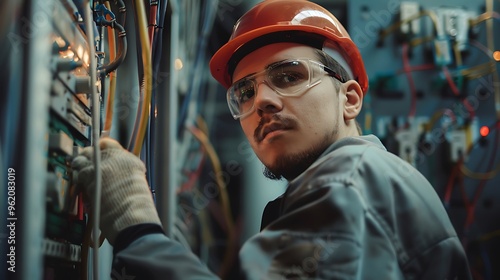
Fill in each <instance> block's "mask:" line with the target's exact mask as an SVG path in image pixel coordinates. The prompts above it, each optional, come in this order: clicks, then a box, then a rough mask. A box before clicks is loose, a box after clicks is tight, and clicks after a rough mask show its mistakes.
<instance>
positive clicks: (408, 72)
mask: <svg viewBox="0 0 500 280" xmlns="http://www.w3.org/2000/svg"><path fill="white" fill-rule="evenodd" d="M408 50H409V47H408V44H403V49H402V55H403V71H404V72H405V74H406V78H407V79H408V83H409V84H410V94H411V103H410V111H409V113H408V117H413V116H415V112H416V110H417V91H416V89H415V83H414V81H413V77H412V75H411V70H412V68H411V67H410V62H409V58H408Z"/></svg>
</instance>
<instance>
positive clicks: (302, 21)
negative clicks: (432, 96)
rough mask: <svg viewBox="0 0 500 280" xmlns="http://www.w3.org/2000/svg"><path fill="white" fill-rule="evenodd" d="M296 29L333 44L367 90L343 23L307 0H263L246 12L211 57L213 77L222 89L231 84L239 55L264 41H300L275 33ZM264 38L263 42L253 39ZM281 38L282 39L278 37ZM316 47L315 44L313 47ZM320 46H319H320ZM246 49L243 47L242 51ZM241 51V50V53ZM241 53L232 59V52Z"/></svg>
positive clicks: (363, 68) (360, 60)
mask: <svg viewBox="0 0 500 280" xmlns="http://www.w3.org/2000/svg"><path fill="white" fill-rule="evenodd" d="M290 32H298V33H300V34H308V35H310V36H316V37H320V38H322V39H321V40H322V43H324V42H326V41H328V42H329V44H331V43H333V44H334V45H336V49H337V51H338V52H340V53H341V55H342V56H343V57H344V59H345V60H346V61H347V63H348V64H349V66H350V68H351V71H352V73H353V75H354V77H352V78H354V79H355V80H357V81H358V83H359V84H360V86H361V89H362V90H363V92H365V93H366V91H367V90H368V76H367V75H366V70H365V66H364V64H363V60H362V58H361V54H360V53H359V50H358V48H357V46H356V45H355V44H354V42H353V41H352V40H351V38H350V36H349V34H348V33H347V31H346V30H345V28H344V27H343V26H342V24H341V23H340V22H339V21H338V20H337V18H335V16H333V15H332V14H331V13H330V12H329V11H328V10H326V9H325V8H323V7H321V6H319V5H317V4H315V3H312V2H309V1H306V0H266V1H263V2H261V3H259V4H257V5H256V6H255V7H253V8H252V9H251V10H250V11H248V12H247V13H245V14H244V15H243V16H242V17H241V18H240V19H239V20H238V21H237V22H236V24H235V25H234V28H233V33H232V34H231V37H230V38H229V41H228V42H227V43H226V44H225V45H223V46H222V47H221V48H220V49H219V50H218V51H217V52H216V53H215V54H214V56H213V57H212V59H211V60H210V72H211V73H212V76H213V77H214V78H215V79H216V80H217V81H218V82H219V83H221V84H222V85H223V86H224V87H225V88H228V87H229V86H230V85H231V83H232V82H231V80H232V78H231V75H232V71H234V68H235V67H236V65H235V64H237V63H238V62H239V60H240V59H241V58H242V56H244V55H246V54H248V53H250V52H251V51H253V50H255V49H256V48H258V47H261V46H263V45H265V44H270V43H277V42H280V41H281V42H289V41H292V42H300V43H304V44H309V43H308V42H307V40H306V41H299V40H295V39H293V38H291V39H290V37H296V36H293V35H286V36H288V37H280V36H276V35H277V34H280V33H281V34H290ZM261 37H266V38H265V39H264V43H263V42H260V43H258V44H255V43H254V42H255V41H256V40H258V39H259V38H261ZM280 38H281V39H280ZM316 47H317V46H316ZM319 48H320V49H321V46H319ZM244 49H246V50H244ZM242 50H244V51H243V52H242ZM238 52H240V53H241V52H242V53H241V54H240V55H239V56H240V57H236V59H235V54H237V53H238Z"/></svg>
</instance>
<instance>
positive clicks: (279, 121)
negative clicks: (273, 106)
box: [253, 114, 297, 143]
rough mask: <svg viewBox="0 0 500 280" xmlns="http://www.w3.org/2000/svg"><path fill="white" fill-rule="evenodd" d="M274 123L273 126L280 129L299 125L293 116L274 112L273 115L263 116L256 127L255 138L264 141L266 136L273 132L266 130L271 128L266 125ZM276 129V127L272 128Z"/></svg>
mask: <svg viewBox="0 0 500 280" xmlns="http://www.w3.org/2000/svg"><path fill="white" fill-rule="evenodd" d="M271 123H272V124H273V126H275V127H277V128H278V129H291V128H293V127H296V126H297V121H296V120H295V119H293V118H291V117H287V116H283V115H280V114H274V115H272V116H271V117H262V118H261V119H260V121H259V124H258V125H257V127H256V128H255V131H254V135H253V137H254V139H255V141H256V142H257V143H260V142H262V140H263V139H264V137H266V135H267V134H268V133H269V132H271V131H266V130H269V129H266V126H267V125H268V124H271ZM272 130H276V129H272Z"/></svg>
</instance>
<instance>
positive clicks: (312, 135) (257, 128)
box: [233, 43, 346, 180]
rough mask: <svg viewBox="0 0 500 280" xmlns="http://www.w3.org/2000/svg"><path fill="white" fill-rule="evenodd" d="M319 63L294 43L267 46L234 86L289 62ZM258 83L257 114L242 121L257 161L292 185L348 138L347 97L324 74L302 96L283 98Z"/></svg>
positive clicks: (247, 61)
mask: <svg viewBox="0 0 500 280" xmlns="http://www.w3.org/2000/svg"><path fill="white" fill-rule="evenodd" d="M299 58H305V59H311V60H314V61H318V58H317V56H316V54H315V52H314V49H313V48H311V47H308V46H303V45H298V44H293V43H278V44H272V45H268V46H264V47H262V48H260V49H257V50H256V51H254V52H252V53H250V54H248V55H247V56H246V57H244V58H243V59H242V60H241V61H240V62H239V64H238V66H237V67H236V69H235V72H234V75H233V81H238V80H240V79H242V78H244V77H246V76H248V75H251V74H253V73H257V72H260V71H262V70H264V69H266V68H267V67H268V66H269V65H271V64H273V63H276V62H278V61H282V60H286V59H299ZM264 79H265V78H264V76H259V77H256V80H255V82H256V84H257V91H256V93H255V95H254V97H253V99H254V106H255V110H254V111H253V112H252V113H250V114H249V115H247V116H245V117H243V118H241V119H240V123H241V126H242V129H243V132H244V133H245V135H246V137H247V138H248V141H249V142H250V144H251V146H252V148H253V150H254V151H255V153H256V154H257V156H258V158H259V159H260V160H261V161H262V163H263V164H264V165H265V166H266V167H267V169H268V170H269V171H271V172H272V173H273V174H274V175H276V176H277V177H281V176H283V177H285V178H286V179H288V180H291V179H293V178H295V177H296V176H298V175H299V174H300V173H302V172H303V171H304V170H305V169H306V168H307V167H309V166H310V165H311V164H312V163H313V162H314V161H315V160H316V159H317V157H318V156H319V155H320V154H321V153H322V152H323V151H324V150H325V149H326V148H327V147H328V146H329V145H330V144H332V143H333V142H335V141H336V140H337V139H339V138H341V137H343V136H344V134H345V133H344V130H345V122H344V117H343V111H344V103H345V99H346V98H345V94H343V92H345V90H344V87H343V86H340V93H339V91H337V89H336V87H335V81H334V80H333V78H331V77H329V76H328V75H326V74H324V73H322V74H321V77H320V80H321V82H320V83H319V84H317V85H315V86H313V87H311V88H308V89H304V90H303V91H304V92H303V94H301V95H299V96H280V95H279V94H278V93H277V92H275V91H274V90H273V89H271V88H270V87H269V86H268V84H267V83H265V82H263V80H264Z"/></svg>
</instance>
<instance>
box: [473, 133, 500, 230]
mask: <svg viewBox="0 0 500 280" xmlns="http://www.w3.org/2000/svg"><path fill="white" fill-rule="evenodd" d="M499 136H500V130H499V129H498V128H497V129H496V133H495V140H494V143H497V141H498V137H499ZM497 150H498V145H493V152H492V153H491V157H490V161H489V162H488V167H487V168H486V170H491V169H492V167H493V164H494V163H495V158H496V154H497ZM487 182H488V179H482V180H481V181H480V182H479V185H478V186H477V188H476V191H475V193H474V198H473V200H472V203H470V205H469V206H470V207H469V208H468V209H467V219H466V222H465V229H467V228H469V226H470V225H471V224H472V223H473V222H474V219H475V208H476V204H477V202H478V201H479V198H480V197H481V193H482V192H483V190H484V187H485V186H486V183H487Z"/></svg>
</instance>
